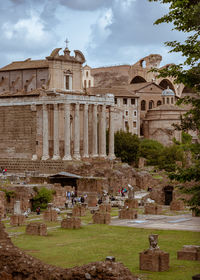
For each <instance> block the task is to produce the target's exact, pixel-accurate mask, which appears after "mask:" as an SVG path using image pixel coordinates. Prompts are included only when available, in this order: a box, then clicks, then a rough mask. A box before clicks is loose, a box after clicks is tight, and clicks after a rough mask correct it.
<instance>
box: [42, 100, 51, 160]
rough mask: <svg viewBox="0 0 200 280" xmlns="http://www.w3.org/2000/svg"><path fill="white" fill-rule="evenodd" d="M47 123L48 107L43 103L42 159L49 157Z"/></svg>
mask: <svg viewBox="0 0 200 280" xmlns="http://www.w3.org/2000/svg"><path fill="white" fill-rule="evenodd" d="M48 130H49V125H48V109H47V104H43V127H42V132H43V155H42V160H47V159H48V158H49V132H48Z"/></svg>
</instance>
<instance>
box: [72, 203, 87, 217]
mask: <svg viewBox="0 0 200 280" xmlns="http://www.w3.org/2000/svg"><path fill="white" fill-rule="evenodd" d="M85 213H86V207H85V206H82V205H76V206H74V208H73V209H72V215H73V216H76V217H82V216H85Z"/></svg>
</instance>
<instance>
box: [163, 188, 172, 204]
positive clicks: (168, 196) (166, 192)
mask: <svg viewBox="0 0 200 280" xmlns="http://www.w3.org/2000/svg"><path fill="white" fill-rule="evenodd" d="M163 190H164V196H165V205H170V203H171V202H172V200H173V190H174V187H172V186H166V187H164V189H163Z"/></svg>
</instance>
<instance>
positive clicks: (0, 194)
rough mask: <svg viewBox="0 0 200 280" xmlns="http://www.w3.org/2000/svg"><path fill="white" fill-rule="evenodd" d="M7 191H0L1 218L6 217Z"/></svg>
mask: <svg viewBox="0 0 200 280" xmlns="http://www.w3.org/2000/svg"><path fill="white" fill-rule="evenodd" d="M5 199H6V198H5V193H4V192H2V191H0V219H2V218H4V216H5V215H6V212H5Z"/></svg>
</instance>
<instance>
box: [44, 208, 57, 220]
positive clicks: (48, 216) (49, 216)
mask: <svg viewBox="0 0 200 280" xmlns="http://www.w3.org/2000/svg"><path fill="white" fill-rule="evenodd" d="M57 217H58V214H57V212H56V210H54V209H48V210H46V211H44V214H43V218H44V221H46V222H55V221H57Z"/></svg>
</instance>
